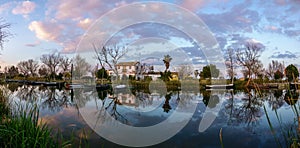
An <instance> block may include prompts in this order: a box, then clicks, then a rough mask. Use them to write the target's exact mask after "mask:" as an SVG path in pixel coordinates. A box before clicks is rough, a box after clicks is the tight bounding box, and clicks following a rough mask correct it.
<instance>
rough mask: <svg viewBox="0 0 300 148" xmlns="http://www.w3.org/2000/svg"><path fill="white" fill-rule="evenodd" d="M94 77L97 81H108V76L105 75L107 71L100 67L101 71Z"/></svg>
mask: <svg viewBox="0 0 300 148" xmlns="http://www.w3.org/2000/svg"><path fill="white" fill-rule="evenodd" d="M96 77H97V78H98V79H108V74H107V71H106V70H105V68H104V67H102V68H101V69H99V70H98V71H97V72H96Z"/></svg>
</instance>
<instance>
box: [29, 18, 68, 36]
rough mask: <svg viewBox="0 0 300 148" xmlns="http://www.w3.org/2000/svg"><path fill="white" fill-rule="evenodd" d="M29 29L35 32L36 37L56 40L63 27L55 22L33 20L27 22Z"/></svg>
mask: <svg viewBox="0 0 300 148" xmlns="http://www.w3.org/2000/svg"><path fill="white" fill-rule="evenodd" d="M28 28H29V30H31V31H33V32H35V34H36V37H37V38H39V39H41V40H45V41H58V38H59V37H60V35H61V32H62V30H63V27H62V26H61V25H58V24H56V23H55V22H40V21H33V22H31V23H30V24H29V27H28Z"/></svg>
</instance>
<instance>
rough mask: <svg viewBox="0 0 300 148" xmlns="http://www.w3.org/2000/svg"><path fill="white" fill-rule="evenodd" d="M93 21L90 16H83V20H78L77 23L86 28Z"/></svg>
mask: <svg viewBox="0 0 300 148" xmlns="http://www.w3.org/2000/svg"><path fill="white" fill-rule="evenodd" d="M92 23H93V21H92V20H91V19H90V18H85V19H83V20H79V23H78V24H77V26H78V27H80V28H82V29H84V30H87V29H88V27H89V26H90V25H91V24H92Z"/></svg>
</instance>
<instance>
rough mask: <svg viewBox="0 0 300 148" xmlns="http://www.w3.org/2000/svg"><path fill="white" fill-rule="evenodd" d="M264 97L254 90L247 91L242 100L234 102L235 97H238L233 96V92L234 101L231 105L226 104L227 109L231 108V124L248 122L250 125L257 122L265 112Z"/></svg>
mask: <svg viewBox="0 0 300 148" xmlns="http://www.w3.org/2000/svg"><path fill="white" fill-rule="evenodd" d="M263 98H264V97H263V96H261V95H260V94H258V93H257V92H256V91H254V90H252V91H248V93H245V94H244V95H243V97H242V98H241V100H239V101H237V103H236V104H234V103H233V102H234V101H235V100H234V99H238V98H235V97H233V94H231V99H232V101H231V102H230V105H226V109H230V111H229V112H230V119H229V124H240V123H247V124H248V125H249V124H250V123H255V122H256V121H257V120H258V119H259V118H260V117H261V116H262V114H263V112H262V108H261V107H262V105H263V102H264V99H263ZM240 101H241V102H240Z"/></svg>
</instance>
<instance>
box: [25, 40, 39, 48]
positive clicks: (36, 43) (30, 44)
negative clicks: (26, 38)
mask: <svg viewBox="0 0 300 148" xmlns="http://www.w3.org/2000/svg"><path fill="white" fill-rule="evenodd" d="M40 44H41V42H40V41H38V40H37V41H35V42H34V43H27V44H25V46H28V47H36V46H38V45H40Z"/></svg>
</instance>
